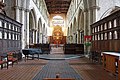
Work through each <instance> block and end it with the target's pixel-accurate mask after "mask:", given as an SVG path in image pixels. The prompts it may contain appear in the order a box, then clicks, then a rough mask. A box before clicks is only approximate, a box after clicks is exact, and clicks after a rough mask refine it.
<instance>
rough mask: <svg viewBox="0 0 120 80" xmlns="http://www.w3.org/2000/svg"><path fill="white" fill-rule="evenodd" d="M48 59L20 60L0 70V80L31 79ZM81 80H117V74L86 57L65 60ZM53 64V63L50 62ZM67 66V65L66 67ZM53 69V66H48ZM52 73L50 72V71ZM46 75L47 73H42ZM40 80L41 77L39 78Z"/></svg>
mask: <svg viewBox="0 0 120 80" xmlns="http://www.w3.org/2000/svg"><path fill="white" fill-rule="evenodd" d="M48 61H49V60H42V59H39V60H38V59H35V60H27V61H26V62H25V61H24V60H23V61H20V62H19V63H18V64H15V65H14V66H13V67H12V66H9V68H8V69H6V68H3V69H2V70H0V80H32V79H33V78H34V77H35V76H36V75H37V74H38V73H39V72H40V71H41V70H42V68H43V67H44V66H45V65H46V64H47V63H48ZM66 61H67V62H68V63H69V64H70V66H71V67H73V69H74V70H75V71H76V72H77V73H78V74H79V75H80V76H81V77H82V79H83V80H117V76H115V75H112V74H111V73H109V72H107V71H105V70H104V69H103V67H102V65H100V64H95V63H92V62H91V61H89V59H87V58H76V59H69V60H66ZM52 65H53V66H54V64H52ZM66 68H67V67H66ZM49 69H52V70H53V71H54V70H55V68H52V67H51V68H48V70H49ZM51 74H52V73H51ZM44 75H47V74H44ZM39 80H41V79H39Z"/></svg>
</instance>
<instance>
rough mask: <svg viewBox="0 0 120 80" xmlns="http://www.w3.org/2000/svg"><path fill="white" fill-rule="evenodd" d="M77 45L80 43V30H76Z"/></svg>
mask: <svg viewBox="0 0 120 80" xmlns="http://www.w3.org/2000/svg"><path fill="white" fill-rule="evenodd" d="M77 43H78V44H79V43H80V30H79V29H78V30H77Z"/></svg>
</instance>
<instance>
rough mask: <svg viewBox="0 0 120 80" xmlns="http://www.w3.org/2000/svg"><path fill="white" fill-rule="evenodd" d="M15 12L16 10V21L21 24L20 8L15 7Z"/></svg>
mask: <svg viewBox="0 0 120 80" xmlns="http://www.w3.org/2000/svg"><path fill="white" fill-rule="evenodd" d="M15 10H16V16H15V17H16V21H18V22H20V18H19V16H20V15H19V6H15Z"/></svg>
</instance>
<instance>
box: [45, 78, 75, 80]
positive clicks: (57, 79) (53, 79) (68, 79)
mask: <svg viewBox="0 0 120 80" xmlns="http://www.w3.org/2000/svg"><path fill="white" fill-rule="evenodd" d="M43 80H75V79H73V78H44V79H43Z"/></svg>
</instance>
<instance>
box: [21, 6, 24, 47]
mask: <svg viewBox="0 0 120 80" xmlns="http://www.w3.org/2000/svg"><path fill="white" fill-rule="evenodd" d="M21 12H22V13H21V15H22V17H21V23H22V24H23V25H22V48H25V24H24V22H25V21H24V16H25V14H24V12H25V11H24V8H23V7H21Z"/></svg>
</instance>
